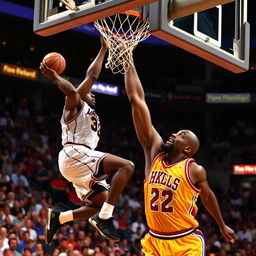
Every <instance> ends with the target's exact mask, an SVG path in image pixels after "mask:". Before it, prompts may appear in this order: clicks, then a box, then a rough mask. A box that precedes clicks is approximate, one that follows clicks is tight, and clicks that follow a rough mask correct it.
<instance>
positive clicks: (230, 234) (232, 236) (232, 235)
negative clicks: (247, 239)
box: [220, 225, 236, 243]
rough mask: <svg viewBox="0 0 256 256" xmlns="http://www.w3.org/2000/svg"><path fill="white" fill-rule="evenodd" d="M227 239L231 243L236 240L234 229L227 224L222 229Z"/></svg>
mask: <svg viewBox="0 0 256 256" xmlns="http://www.w3.org/2000/svg"><path fill="white" fill-rule="evenodd" d="M220 231H221V233H222V235H223V236H224V238H225V239H226V241H228V242H230V243H234V242H235V241H236V234H235V232H234V230H233V229H231V228H230V227H228V226H227V225H225V226H224V228H223V229H221V230H220Z"/></svg>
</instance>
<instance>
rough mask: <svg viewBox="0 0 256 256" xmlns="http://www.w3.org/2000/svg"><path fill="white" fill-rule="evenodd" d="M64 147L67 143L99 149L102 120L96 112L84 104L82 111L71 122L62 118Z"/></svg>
mask: <svg viewBox="0 0 256 256" xmlns="http://www.w3.org/2000/svg"><path fill="white" fill-rule="evenodd" d="M60 123H61V128H62V135H61V138H62V145H63V146H64V145H65V144H66V143H72V144H80V145H85V146H87V147H89V148H91V149H95V148H96V147H97V144H98V141H99V136H100V120H99V117H98V115H97V114H96V112H95V110H94V109H92V108H90V106H89V105H88V104H87V103H86V102H84V103H83V106H82V107H81V110H80V111H79V113H77V115H76V116H75V117H74V118H72V119H71V120H70V121H68V122H65V121H64V115H62V118H61V121H60Z"/></svg>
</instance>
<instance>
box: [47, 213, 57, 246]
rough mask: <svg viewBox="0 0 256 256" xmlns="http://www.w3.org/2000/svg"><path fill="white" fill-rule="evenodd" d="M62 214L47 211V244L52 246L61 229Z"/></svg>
mask: <svg viewBox="0 0 256 256" xmlns="http://www.w3.org/2000/svg"><path fill="white" fill-rule="evenodd" d="M59 216H60V213H59V212H57V211H54V210H52V209H50V208H48V209H47V224H46V227H45V242H46V244H50V243H51V241H52V239H53V236H54V234H55V233H56V231H57V230H58V229H59V227H60V221H59Z"/></svg>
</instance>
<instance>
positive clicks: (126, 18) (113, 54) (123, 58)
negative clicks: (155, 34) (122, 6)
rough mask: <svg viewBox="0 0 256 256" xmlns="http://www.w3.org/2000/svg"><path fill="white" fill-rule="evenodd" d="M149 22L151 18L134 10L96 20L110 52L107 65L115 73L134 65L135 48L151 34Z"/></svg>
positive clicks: (124, 70) (96, 25) (125, 70)
mask: <svg viewBox="0 0 256 256" xmlns="http://www.w3.org/2000/svg"><path fill="white" fill-rule="evenodd" d="M149 24H150V23H149V20H144V19H143V18H142V15H141V13H140V12H137V11H132V10H131V11H125V12H122V13H118V14H116V15H114V16H110V17H107V18H104V19H101V20H97V21H95V22H94V25H95V27H96V28H97V30H98V31H99V32H100V33H101V34H102V36H103V37H104V38H105V40H106V41H107V44H108V47H109V53H108V59H107V63H106V65H105V66H106V68H110V69H111V70H112V72H113V74H117V73H121V74H124V73H126V72H127V71H128V69H129V67H130V66H133V61H132V52H133V49H134V47H135V46H136V45H137V44H138V43H139V42H141V41H143V40H145V39H147V38H148V37H149V36H150V33H149Z"/></svg>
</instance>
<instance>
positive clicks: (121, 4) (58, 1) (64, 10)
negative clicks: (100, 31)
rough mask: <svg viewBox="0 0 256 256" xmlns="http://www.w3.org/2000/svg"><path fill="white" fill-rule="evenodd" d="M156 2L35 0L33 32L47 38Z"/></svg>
mask: <svg viewBox="0 0 256 256" xmlns="http://www.w3.org/2000/svg"><path fill="white" fill-rule="evenodd" d="M154 1H156V0H35V8H34V32H35V33H37V34H39V35H42V36H49V35H52V34H56V33H59V32H62V31H65V30H69V29H71V28H74V27H78V26H80V25H83V24H86V23H89V22H93V21H95V20H99V19H102V18H105V17H108V16H112V15H114V14H116V13H119V12H122V11H126V10H131V9H135V8H137V7H140V6H143V5H146V4H149V3H152V2H154Z"/></svg>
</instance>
